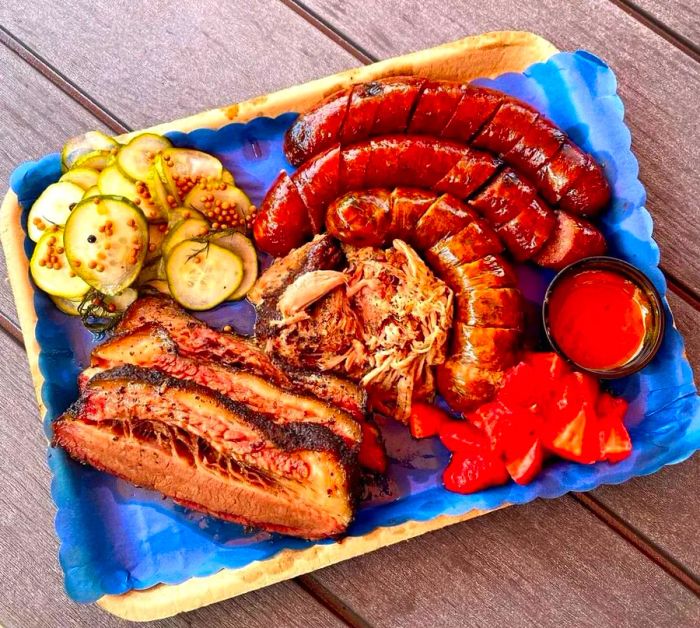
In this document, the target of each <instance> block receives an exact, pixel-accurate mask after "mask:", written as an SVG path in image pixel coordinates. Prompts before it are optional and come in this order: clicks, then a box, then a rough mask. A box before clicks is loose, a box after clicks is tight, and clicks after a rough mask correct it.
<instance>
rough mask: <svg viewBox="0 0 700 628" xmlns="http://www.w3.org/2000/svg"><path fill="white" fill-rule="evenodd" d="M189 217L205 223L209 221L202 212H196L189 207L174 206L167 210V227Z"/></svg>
mask: <svg viewBox="0 0 700 628" xmlns="http://www.w3.org/2000/svg"><path fill="white" fill-rule="evenodd" d="M190 218H196V219H197V220H203V221H204V222H206V223H207V224H208V223H209V221H208V220H207V219H206V218H205V217H204V214H203V213H202V212H198V211H197V210H196V209H192V208H191V207H175V208H173V209H171V210H170V211H169V212H168V227H170V228H171V229H172V228H173V227H174V226H175V225H177V224H178V223H179V222H182V221H183V220H189V219H190Z"/></svg>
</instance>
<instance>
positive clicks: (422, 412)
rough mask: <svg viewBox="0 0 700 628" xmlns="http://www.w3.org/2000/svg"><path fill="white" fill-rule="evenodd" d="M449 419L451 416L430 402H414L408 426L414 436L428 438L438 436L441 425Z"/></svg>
mask: <svg viewBox="0 0 700 628" xmlns="http://www.w3.org/2000/svg"><path fill="white" fill-rule="evenodd" d="M449 420H450V416H449V415H448V414H447V413H446V412H443V411H442V410H440V408H438V407H436V406H434V405H432V404H429V403H420V402H414V403H413V405H412V406H411V416H409V417H408V426H409V428H410V430H411V436H413V438H428V437H430V436H437V433H438V432H439V431H440V426H441V425H442V424H443V423H444V422H445V421H449Z"/></svg>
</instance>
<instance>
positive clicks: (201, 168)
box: [156, 148, 224, 203]
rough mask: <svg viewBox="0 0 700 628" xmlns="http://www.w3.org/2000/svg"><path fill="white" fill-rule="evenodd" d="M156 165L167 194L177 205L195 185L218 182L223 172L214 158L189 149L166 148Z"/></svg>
mask: <svg viewBox="0 0 700 628" xmlns="http://www.w3.org/2000/svg"><path fill="white" fill-rule="evenodd" d="M156 164H157V168H159V171H160V174H161V176H162V177H163V181H164V183H165V187H166V189H167V190H168V193H169V194H171V195H172V196H173V197H174V198H175V200H176V201H177V202H178V203H181V202H182V199H184V198H185V196H187V193H188V192H189V191H190V190H191V189H192V188H193V187H194V186H195V185H196V184H197V183H200V182H204V181H208V180H211V181H215V180H219V179H221V175H222V174H223V172H224V167H223V166H222V165H221V162H220V161H219V160H218V159H217V158H216V157H214V156H213V155H210V154H208V153H203V152H201V151H199V150H192V149H189V148H166V149H165V150H164V151H163V152H162V153H161V154H160V155H159V156H158V159H157V161H156Z"/></svg>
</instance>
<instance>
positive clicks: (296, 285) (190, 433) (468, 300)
mask: <svg viewBox="0 0 700 628" xmlns="http://www.w3.org/2000/svg"><path fill="white" fill-rule="evenodd" d="M285 152H286V155H287V157H288V159H289V161H290V162H291V163H293V164H294V165H296V166H298V168H297V170H296V171H295V172H294V173H293V174H291V175H289V174H287V173H286V172H282V173H280V175H279V177H278V178H277V179H276V180H275V182H274V183H273V184H272V186H271V188H270V189H269V190H268V192H267V195H266V197H265V199H264V201H263V203H262V204H261V207H260V209H259V210H256V209H255V208H254V207H253V206H252V205H251V203H250V201H249V200H248V198H247V197H246V196H245V194H244V193H243V192H242V191H241V190H240V189H238V188H237V187H236V185H235V182H234V180H233V176H232V175H231V174H230V173H229V172H228V171H226V170H225V169H224V168H223V167H222V165H221V163H220V162H219V161H218V160H217V159H216V158H215V157H213V156H211V155H208V154H206V153H201V152H200V151H193V150H189V149H177V148H174V147H172V146H171V144H170V142H169V141H168V140H167V139H166V138H162V137H161V136H157V135H153V134H143V135H141V136H137V137H136V138H134V139H133V140H131V142H129V143H128V144H127V145H126V146H120V145H118V144H117V143H116V142H115V141H114V140H112V139H111V138H106V136H102V135H101V134H86V135H85V136H83V137H82V138H78V139H76V140H74V141H71V142H70V143H69V144H68V145H67V146H66V149H65V150H64V153H63V162H64V167H65V168H66V170H67V171H66V173H65V174H64V175H63V177H62V179H63V181H61V182H60V183H58V184H55V185H58V186H62V187H60V189H54V191H53V192H52V199H53V200H52V202H51V204H50V205H51V206H50V207H49V203H47V201H46V199H44V200H41V198H40V199H39V201H41V202H39V201H37V204H36V205H35V208H33V213H30V217H31V218H32V225H34V226H33V229H34V230H35V231H36V233H35V235H36V238H34V239H35V240H38V246H37V251H39V253H35V256H34V257H33V258H32V274H33V276H34V278H35V281H36V283H37V285H39V286H40V287H42V288H43V289H45V290H46V291H47V292H49V293H50V294H51V295H52V298H54V299H55V300H56V302H57V305H60V306H61V307H62V308H65V309H63V311H66V312H67V313H72V314H77V315H80V316H81V317H83V319H84V320H85V322H86V323H87V324H89V325H92V326H93V327H94V328H97V326H99V325H101V326H102V327H100V328H101V329H109V328H114V329H113V330H112V332H111V336H110V337H109V338H108V339H107V340H106V342H104V343H103V344H101V345H99V346H97V347H96V348H95V349H94V351H93V353H92V356H91V363H90V366H89V367H88V368H87V369H86V370H85V371H84V372H83V373H82V375H81V376H80V390H81V396H80V399H79V400H78V401H76V403H75V404H74V405H73V406H71V408H70V409H69V410H68V411H67V412H66V413H65V414H64V415H63V416H62V417H60V418H59V419H58V421H57V422H56V423H55V424H54V442H55V443H56V444H58V445H60V446H63V447H64V448H65V449H66V450H67V451H68V453H69V454H70V455H71V456H73V457H74V458H75V459H77V460H79V461H81V462H85V463H88V464H91V465H93V466H95V467H97V468H99V469H102V470H105V471H107V472H110V473H113V474H116V475H119V476H120V477H124V478H126V479H128V480H130V481H132V482H134V483H136V484H139V485H142V486H146V487H150V488H154V489H156V490H159V491H161V492H163V493H164V494H165V495H168V496H170V497H172V498H173V499H175V500H176V501H178V502H180V503H182V504H184V505H186V506H188V507H191V508H194V509H197V510H201V511H204V512H207V513H210V514H212V515H214V516H216V517H220V518H223V519H227V520H231V521H238V522H242V523H245V524H247V525H251V526H254V527H259V528H261V529H265V530H269V531H278V532H283V533H285V534H290V535H293V536H300V537H304V538H313V539H316V538H323V537H326V536H336V535H338V534H341V533H342V532H344V531H345V530H346V528H347V526H348V525H349V524H350V522H351V521H352V518H353V515H354V511H355V508H356V505H357V496H358V495H359V487H360V485H361V484H362V483H363V482H364V481H366V480H367V479H368V478H371V477H374V478H376V477H378V476H380V475H381V474H383V473H384V472H385V471H386V469H387V455H386V451H385V448H384V444H383V441H382V435H381V434H380V431H379V429H378V428H377V425H376V423H375V421H374V420H373V415H374V414H375V413H376V414H378V415H382V416H384V417H390V418H392V419H396V420H397V421H399V422H402V423H406V424H407V429H408V430H410V434H411V436H413V438H417V439H421V438H439V439H440V441H441V442H442V444H443V445H444V446H445V447H446V449H447V450H448V451H449V452H450V454H451V457H450V461H449V463H448V464H447V465H446V466H445V468H444V469H441V472H442V479H443V483H444V486H445V487H446V488H447V489H448V490H451V491H456V492H462V493H468V492H474V491H478V490H482V489H484V488H487V487H489V486H492V485H497V484H503V483H505V482H508V481H510V480H512V481H514V482H517V483H520V484H526V483H528V482H531V481H532V479H533V478H534V477H536V475H537V474H538V473H539V471H540V470H541V468H542V466H543V465H544V464H546V462H547V459H548V458H550V457H554V456H558V457H561V458H565V459H568V460H571V461H574V462H579V463H583V464H592V463H595V462H598V461H602V460H605V461H608V462H616V461H619V460H621V459H623V458H624V457H626V456H628V455H629V453H630V451H631V447H632V443H631V441H630V438H629V435H628V433H627V431H626V429H625V426H624V422H623V419H624V415H625V411H626V407H627V404H626V402H625V401H623V400H621V399H617V398H615V397H612V396H611V395H610V394H609V393H607V392H605V391H604V390H603V389H602V388H601V386H600V382H599V379H598V377H597V376H599V377H606V376H618V375H620V374H621V373H620V372H617V371H614V369H613V371H614V372H613V371H610V372H607V371H606V370H605V368H603V367H608V366H612V367H624V370H623V371H622V374H627V373H629V372H631V370H632V369H636V368H641V366H643V364H645V363H646V362H648V360H649V359H651V357H653V353H654V351H655V349H656V348H658V339H659V337H660V331H659V330H662V329H663V320H662V318H661V319H659V311H660V310H659V309H658V308H659V307H660V306H659V303H660V301H658V302H657V301H656V300H654V298H655V297H654V294H652V293H651V292H649V291H646V292H645V291H642V292H635V293H634V295H637V296H634V297H630V298H628V299H627V300H626V301H625V298H626V296H625V295H627V296H629V295H630V294H631V293H629V289H630V285H632V287H633V288H634V286H635V285H637V284H630V285H628V284H627V283H625V282H626V281H628V279H626V278H625V277H622V276H621V275H610V276H608V275H604V274H600V273H603V272H604V271H590V272H593V274H589V275H585V276H583V275H582V276H579V279H576V277H574V279H571V281H570V282H569V283H568V284H564V283H562V284H560V285H561V288H560V290H559V291H558V292H557V291H555V292H553V294H552V295H551V296H548V298H547V299H546V301H545V314H546V321H545V324H546V331H547V333H548V334H549V337H550V338H552V339H553V342H552V345H553V347H554V349H555V350H556V351H558V352H560V353H561V355H559V354H558V353H555V352H550V351H542V352H533V351H524V347H525V346H533V344H536V342H535V343H533V340H534V339H533V338H531V337H530V334H531V330H530V329H529V328H528V327H527V326H526V325H525V309H526V304H525V299H524V297H523V295H522V294H521V291H520V289H519V287H518V281H517V277H516V272H515V266H516V265H517V264H530V265H534V266H539V267H542V268H546V269H553V270H557V271H560V270H562V269H565V268H566V267H569V268H570V265H571V264H573V263H576V262H580V260H584V259H585V258H589V257H592V256H600V255H602V254H603V253H604V252H605V250H606V242H605V238H604V236H603V234H602V232H601V231H600V230H599V228H598V227H597V226H596V225H595V222H594V220H595V216H597V215H598V214H600V213H601V212H602V211H604V210H605V207H606V206H607V205H608V203H609V200H610V187H609V185H608V182H607V180H606V177H605V173H604V172H603V169H602V167H601V166H600V165H599V164H597V163H596V162H595V160H594V159H593V158H592V157H591V156H590V155H588V154H586V153H585V152H583V151H582V150H581V149H580V148H578V147H577V146H576V145H575V144H574V143H573V142H572V141H571V140H570V139H569V138H568V137H567V136H566V134H565V133H564V132H562V131H561V130H560V129H558V128H557V127H556V126H555V125H554V124H553V123H552V122H551V121H550V120H548V119H547V118H546V117H544V116H543V115H541V114H540V113H539V112H538V111H536V110H535V109H533V108H532V107H530V106H529V105H527V104H526V103H523V102H521V101H519V100H517V99H515V98H513V97H511V96H508V95H506V94H503V93H501V92H498V91H495V90H490V89H486V88H482V87H474V86H472V85H465V84H460V83H455V82H448V81H433V80H429V79H424V78H421V77H393V78H389V79H381V80H378V81H372V82H371V83H366V84H359V85H355V86H353V87H350V88H348V89H346V90H341V91H339V92H337V93H335V94H332V95H331V96H329V97H328V98H326V99H325V100H324V101H322V102H321V103H319V104H318V105H316V106H315V107H313V108H312V109H311V110H309V111H307V112H305V113H303V114H302V115H300V116H299V117H298V118H297V120H296V121H295V122H294V123H293V124H292V126H291V128H290V129H289V131H288V132H287V135H286V138H285ZM68 186H71V187H70V188H69V187H68ZM56 199H58V200H56ZM48 225H52V226H51V227H48ZM42 227H43V228H42ZM249 228H252V233H253V241H251V240H249V239H248V238H247V237H246V234H247V232H248V229H249ZM129 229H131V231H133V234H131V231H129ZM115 232H117V233H118V234H119V237H118V238H116V239H110V238H112V236H113V234H114V233H115ZM130 234H131V235H130ZM48 238H53V239H52V240H51V241H50V242H49V239H48ZM64 238H65V239H66V242H65V246H63V242H64ZM256 249H257V251H259V252H262V253H267V254H270V255H273V256H275V257H276V258H277V259H276V260H275V261H274V262H273V263H272V264H271V265H270V266H269V267H268V268H267V270H265V272H264V273H263V274H262V275H261V276H260V277H258V256H257V254H256ZM606 259H608V258H606ZM42 262H43V263H42ZM567 272H568V270H564V271H563V273H564V274H565V273H567ZM610 272H612V271H610ZM595 273H598V274H595ZM581 277H583V278H584V279H586V281H587V283H586V282H584V281H583V279H582V278H581ZM107 279H109V281H107ZM577 281H578V282H579V283H576V282H577ZM640 281H642V280H640ZM557 282H558V280H557V281H555V284H557ZM553 285H554V284H553ZM587 286H590V290H592V291H594V292H595V293H596V295H598V296H600V295H603V296H605V297H606V298H605V299H604V301H605V303H606V304H607V305H608V306H609V307H613V306H614V308H617V309H614V313H615V314H616V315H618V318H617V319H615V320H620V321H624V323H625V324H627V327H626V328H625V333H624V334H623V335H622V336H621V337H620V343H622V341H623V340H624V341H625V343H626V344H625V346H624V347H623V346H622V345H621V344H620V343H618V345H616V346H617V348H619V349H620V351H619V354H616V355H615V356H613V355H612V354H610V355H606V356H604V359H603V358H602V357H601V354H600V352H601V351H602V350H603V349H606V348H608V349H609V350H610V351H612V349H613V348H615V347H614V346H613V345H612V344H610V346H607V345H608V343H607V342H606V340H605V338H606V337H607V336H605V335H604V334H603V335H601V334H600V333H597V332H598V331H599V329H598V327H597V325H596V323H595V322H594V321H593V319H594V318H595V317H596V316H599V315H600V312H598V311H596V310H595V307H594V306H592V305H591V304H590V298H589V296H588V293H586V289H587V288H586V287H587ZM126 290H130V291H131V292H130V293H129V294H130V295H131V296H130V297H129V299H125V298H124V297H123V294H124V291H126ZM156 293H161V294H158V295H157V296H156ZM640 295H641V296H640ZM649 295H651V296H649ZM245 296H247V298H248V299H249V301H250V302H251V303H252V304H253V305H254V306H255V308H256V312H257V321H256V325H255V333H254V335H253V336H252V337H243V336H240V335H237V334H235V333H232V332H224V331H218V330H216V329H213V328H212V327H209V326H207V325H206V324H204V323H203V322H201V321H199V320H197V319H195V318H193V317H191V316H190V315H189V314H187V313H186V312H185V311H184V310H183V309H182V307H184V308H186V309H189V310H195V311H197V310H198V311H204V310H209V309H211V308H213V307H214V306H216V305H218V304H220V303H222V302H225V301H227V300H237V299H241V298H243V297H245ZM637 297H639V298H637ZM656 297H658V295H656ZM120 299H121V300H120ZM644 299H651V300H650V301H649V302H648V303H647V302H646V301H644ZM623 301H624V303H623ZM587 304H588V305H587ZM634 304H638V305H639V308H638V309H637V310H634V307H633V305H634ZM645 304H647V305H648V306H649V308H651V309H653V307H656V308H657V309H654V310H653V311H654V316H656V318H654V321H655V322H654V324H650V323H649V321H648V320H647V314H646V312H647V310H645V309H644V307H645ZM181 306H182V307H181ZM618 306H619V307H618ZM649 308H647V309H648V310H649V311H651V309H649ZM125 310H126V311H125ZM610 311H613V310H610ZM635 313H636V314H638V316H637V318H635ZM648 323H649V324H648ZM115 326H116V327H115ZM649 330H651V331H653V332H654V333H651V332H650V331H649ZM613 333H614V332H613V331H612V330H610V332H609V334H613ZM635 334H636V335H635ZM582 347H583V348H588V349H589V351H588V353H585V352H583V351H582V350H581V348H582ZM596 351H598V353H596ZM579 366H580V367H582V368H578V367H579ZM596 369H598V370H596ZM593 373H594V374H595V375H597V376H594V374H593ZM115 393H118V394H115ZM438 394H439V395H440V396H442V398H443V399H444V400H445V401H446V402H447V404H448V406H449V409H450V412H446V411H444V410H440V409H438V408H437V407H436V406H435V405H434V402H435V400H436V396H437V395H438ZM390 432H391V430H389V431H387V433H390ZM389 444H390V443H389ZM116 450H118V451H119V456H116V457H115V456H114V455H113V454H114V451H116ZM163 468H167V469H168V470H169V471H168V475H167V479H166V476H165V475H164V474H163V472H162V469H163Z"/></svg>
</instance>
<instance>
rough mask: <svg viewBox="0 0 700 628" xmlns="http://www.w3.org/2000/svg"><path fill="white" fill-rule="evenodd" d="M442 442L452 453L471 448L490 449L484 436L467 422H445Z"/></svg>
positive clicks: (442, 427) (441, 437) (442, 429)
mask: <svg viewBox="0 0 700 628" xmlns="http://www.w3.org/2000/svg"><path fill="white" fill-rule="evenodd" d="M440 441H441V442H442V444H443V445H444V446H445V447H447V449H449V450H450V451H452V452H455V451H463V450H466V449H469V448H471V447H485V448H487V449H488V447H489V443H488V441H487V440H486V437H485V436H484V434H483V433H482V432H480V431H479V430H477V429H476V428H475V427H474V426H473V425H471V423H467V421H445V422H444V423H443V424H442V425H441V426H440Z"/></svg>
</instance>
